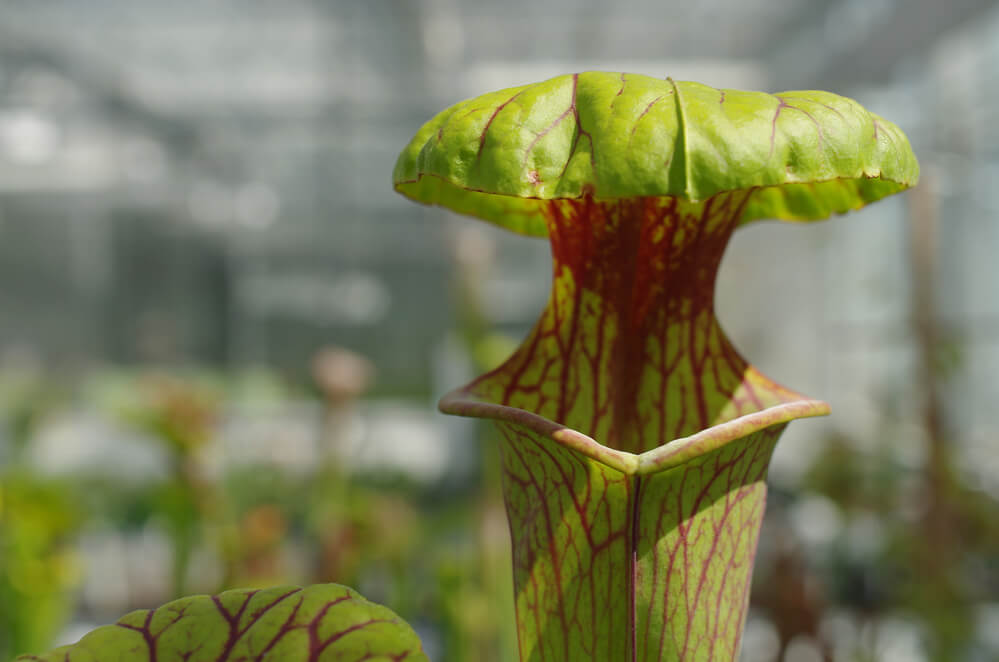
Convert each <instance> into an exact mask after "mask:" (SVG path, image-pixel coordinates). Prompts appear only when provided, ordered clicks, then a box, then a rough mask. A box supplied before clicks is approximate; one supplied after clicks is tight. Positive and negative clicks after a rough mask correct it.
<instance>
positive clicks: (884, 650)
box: [875, 619, 928, 662]
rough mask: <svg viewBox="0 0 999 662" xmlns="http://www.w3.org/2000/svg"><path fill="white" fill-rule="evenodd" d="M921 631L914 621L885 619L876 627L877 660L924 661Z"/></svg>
mask: <svg viewBox="0 0 999 662" xmlns="http://www.w3.org/2000/svg"><path fill="white" fill-rule="evenodd" d="M922 639H923V638H922V633H921V632H920V629H919V627H917V626H916V625H915V624H914V623H911V622H908V621H904V620H901V619H886V620H884V621H882V622H881V623H880V625H879V627H878V629H877V644H876V646H877V653H876V655H875V659H877V660H878V662H926V660H927V659H928V658H927V656H926V652H925V650H924V646H923V641H922Z"/></svg>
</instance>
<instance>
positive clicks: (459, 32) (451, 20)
mask: <svg viewBox="0 0 999 662" xmlns="http://www.w3.org/2000/svg"><path fill="white" fill-rule="evenodd" d="M423 48H424V51H425V52H426V54H427V59H428V60H430V63H431V64H432V65H434V66H437V67H446V66H447V65H448V64H454V63H455V62H456V61H458V60H459V58H460V57H461V54H462V51H463V50H464V48H465V29H464V27H463V26H462V24H461V20H459V19H458V17H457V16H454V15H453V14H450V13H440V14H438V15H436V16H431V17H430V18H428V19H427V20H426V21H424V25H423Z"/></svg>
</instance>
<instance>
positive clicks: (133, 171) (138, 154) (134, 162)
mask: <svg viewBox="0 0 999 662" xmlns="http://www.w3.org/2000/svg"><path fill="white" fill-rule="evenodd" d="M120 158H121V162H120V166H121V169H122V171H123V173H124V175H125V177H127V178H128V179H131V180H134V181H137V182H152V181H156V180H157V179H160V178H161V177H163V175H164V174H165V173H166V167H167V159H166V154H165V153H164V151H163V147H162V146H160V144H159V143H157V142H156V141H153V140H150V139H148V138H132V139H131V140H128V141H126V142H125V144H124V145H122V148H121V153H120Z"/></svg>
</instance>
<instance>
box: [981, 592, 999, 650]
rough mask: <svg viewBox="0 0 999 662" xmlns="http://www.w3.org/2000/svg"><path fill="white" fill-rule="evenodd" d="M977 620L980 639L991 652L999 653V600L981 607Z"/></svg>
mask: <svg viewBox="0 0 999 662" xmlns="http://www.w3.org/2000/svg"><path fill="white" fill-rule="evenodd" d="M976 620H977V621H978V623H977V630H978V637H979V639H981V640H982V643H983V644H985V646H987V647H988V649H989V652H991V653H999V602H993V603H992V604H987V605H982V606H981V607H979V608H978V614H977V619H976Z"/></svg>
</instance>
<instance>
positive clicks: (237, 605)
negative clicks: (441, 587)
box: [18, 584, 427, 662]
mask: <svg viewBox="0 0 999 662" xmlns="http://www.w3.org/2000/svg"><path fill="white" fill-rule="evenodd" d="M426 659H427V657H426V655H424V654H423V651H422V649H421V647H420V641H419V639H418V638H417V636H416V633H415V632H413V630H412V629H411V628H410V627H409V626H408V625H407V624H406V623H405V622H404V621H403V620H401V619H400V618H399V617H398V616H396V615H395V614H394V613H393V612H392V611H391V610H389V609H388V608H386V607H382V606H380V605H377V604H374V603H372V602H368V601H367V600H365V599H364V598H363V597H361V596H360V595H359V594H358V593H357V592H356V591H354V590H352V589H349V588H347V587H345V586H339V585H336V584H322V585H317V586H309V587H306V588H299V587H294V586H284V587H277V588H270V589H266V590H247V589H240V590H234V591H226V592H224V593H220V594H218V595H215V596H207V595H199V596H193V597H187V598H181V599H179V600H174V601H173V602H169V603H167V604H165V605H163V606H162V607H159V608H157V609H146V610H141V611H135V612H132V613H131V614H128V615H126V616H124V617H122V618H121V620H119V621H118V622H117V623H115V624H114V625H107V626H104V627H101V628H98V629H96V630H94V631H93V632H91V633H89V634H87V635H86V636H85V637H83V638H82V639H81V640H80V641H79V642H77V643H75V644H72V645H70V646H63V647H61V648H57V649H55V650H53V651H51V652H49V653H48V654H46V655H41V656H33V655H28V656H23V657H20V658H18V660H23V661H27V660H37V661H52V662H56V661H59V662H87V661H94V662H97V661H100V662H112V661H115V660H117V661H120V662H141V661H142V660H148V661H149V662H175V661H176V662H182V661H183V662H209V661H212V662H223V661H224V660H231V661H233V662H234V661H236V660H258V661H261V662H266V661H268V660H273V661H277V660H281V661H286V662H296V661H299V660H301V661H305V660H317V661H319V660H338V661H348V660H385V661H389V660H392V661H396V660H414V661H418V660H426Z"/></svg>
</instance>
